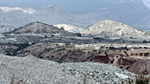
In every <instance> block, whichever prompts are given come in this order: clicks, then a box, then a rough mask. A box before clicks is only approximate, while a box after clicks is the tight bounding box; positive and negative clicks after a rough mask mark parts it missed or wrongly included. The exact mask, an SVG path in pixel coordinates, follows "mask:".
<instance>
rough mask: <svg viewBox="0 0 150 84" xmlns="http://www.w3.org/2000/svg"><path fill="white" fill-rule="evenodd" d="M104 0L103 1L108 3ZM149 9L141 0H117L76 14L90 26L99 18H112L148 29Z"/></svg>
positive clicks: (149, 20)
mask: <svg viewBox="0 0 150 84" xmlns="http://www.w3.org/2000/svg"><path fill="white" fill-rule="evenodd" d="M109 2H110V0H105V1H103V3H109ZM149 15H150V9H149V8H148V7H146V6H145V5H144V4H143V2H142V1H141V0H118V1H116V2H113V3H112V4H111V3H109V5H106V4H104V6H102V7H98V8H97V10H95V11H92V12H88V13H85V14H81V15H76V16H75V17H76V18H78V19H79V20H80V21H83V22H85V23H87V24H89V25H87V26H90V25H92V24H93V23H95V22H97V21H100V20H114V21H119V22H122V23H125V24H127V25H130V26H132V27H134V28H136V29H140V30H149V29H150V27H149V22H150V19H149Z"/></svg>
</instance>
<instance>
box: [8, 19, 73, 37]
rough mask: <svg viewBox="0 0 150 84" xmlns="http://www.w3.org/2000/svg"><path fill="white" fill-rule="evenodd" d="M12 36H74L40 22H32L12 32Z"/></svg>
mask: <svg viewBox="0 0 150 84" xmlns="http://www.w3.org/2000/svg"><path fill="white" fill-rule="evenodd" d="M11 33H14V34H44V33H45V34H46V33H49V34H60V35H65V36H67V35H69V36H72V35H74V34H73V33H70V32H67V31H65V30H64V29H63V28H57V27H54V26H53V25H48V24H45V23H41V22H32V23H29V24H27V25H25V26H23V27H20V28H19V29H16V30H14V31H12V32H11Z"/></svg>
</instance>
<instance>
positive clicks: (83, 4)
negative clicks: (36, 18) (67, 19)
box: [0, 0, 150, 13]
mask: <svg viewBox="0 0 150 84" xmlns="http://www.w3.org/2000/svg"><path fill="white" fill-rule="evenodd" d="M108 1H109V2H110V3H111V4H112V3H115V2H116V1H117V2H118V0H113V1H112V0H108ZM120 1H122V0H120ZM143 2H144V4H145V5H146V6H148V7H149V8H150V1H149V0H143ZM101 3H103V4H101ZM110 3H106V0H94V1H93V0H78V1H74V0H42V1H41V0H0V6H21V7H40V6H46V5H57V6H59V7H61V8H62V9H63V10H65V11H66V12H69V13H86V12H91V11H95V10H96V9H98V8H100V7H102V6H106V5H107V6H108V5H109V4H110ZM99 4H101V5H99Z"/></svg>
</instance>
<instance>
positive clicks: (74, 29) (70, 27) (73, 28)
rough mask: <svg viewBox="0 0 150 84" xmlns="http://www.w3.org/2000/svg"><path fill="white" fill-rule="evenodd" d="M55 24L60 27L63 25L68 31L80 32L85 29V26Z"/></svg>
mask: <svg viewBox="0 0 150 84" xmlns="http://www.w3.org/2000/svg"><path fill="white" fill-rule="evenodd" d="M54 26H56V27H58V28H62V27H63V28H64V29H65V30H66V31H68V32H73V33H79V32H81V31H83V30H84V29H83V28H80V27H75V26H73V25H67V24H57V25H54Z"/></svg>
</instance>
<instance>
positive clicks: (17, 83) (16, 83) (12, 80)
mask: <svg viewBox="0 0 150 84" xmlns="http://www.w3.org/2000/svg"><path fill="white" fill-rule="evenodd" d="M10 84H27V83H26V82H24V81H23V80H19V81H16V82H15V76H14V74H13V76H12V78H11V81H10Z"/></svg>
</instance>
